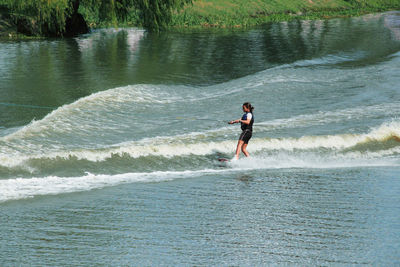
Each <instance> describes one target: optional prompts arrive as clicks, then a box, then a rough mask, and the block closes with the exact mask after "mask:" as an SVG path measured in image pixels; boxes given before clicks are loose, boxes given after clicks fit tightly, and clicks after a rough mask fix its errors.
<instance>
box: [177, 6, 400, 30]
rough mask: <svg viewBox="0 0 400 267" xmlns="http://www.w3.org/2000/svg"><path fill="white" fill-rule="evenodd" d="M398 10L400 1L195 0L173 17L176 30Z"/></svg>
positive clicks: (250, 24) (243, 25)
mask: <svg viewBox="0 0 400 267" xmlns="http://www.w3.org/2000/svg"><path fill="white" fill-rule="evenodd" d="M394 9H400V1H399V0H347V1H345V0H194V1H193V5H188V6H186V7H185V8H184V9H183V10H182V11H180V12H178V13H176V14H175V15H174V17H173V21H172V26H177V27H221V28H224V27H246V26H254V25H260V24H263V23H267V22H275V21H287V20H293V19H324V18H333V17H349V16H359V15H362V14H366V13H373V12H380V11H386V10H394Z"/></svg>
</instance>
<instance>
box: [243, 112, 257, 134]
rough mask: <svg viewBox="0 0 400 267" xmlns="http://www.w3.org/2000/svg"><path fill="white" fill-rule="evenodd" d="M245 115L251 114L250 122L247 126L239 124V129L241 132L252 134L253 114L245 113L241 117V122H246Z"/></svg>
mask: <svg viewBox="0 0 400 267" xmlns="http://www.w3.org/2000/svg"><path fill="white" fill-rule="evenodd" d="M247 114H251V120H250V123H249V124H245V123H243V122H241V123H240V124H241V125H240V127H241V128H242V131H246V130H247V131H250V132H253V123H254V115H253V113H251V112H247V113H245V114H243V116H242V120H244V121H245V120H247Z"/></svg>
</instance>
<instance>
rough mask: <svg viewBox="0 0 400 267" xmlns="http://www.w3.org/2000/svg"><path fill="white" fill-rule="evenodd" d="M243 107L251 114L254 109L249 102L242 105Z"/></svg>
mask: <svg viewBox="0 0 400 267" xmlns="http://www.w3.org/2000/svg"><path fill="white" fill-rule="evenodd" d="M243 106H244V107H246V108H248V109H249V110H250V112H251V113H253V109H254V107H253V106H251V104H250V103H249V102H245V103H243Z"/></svg>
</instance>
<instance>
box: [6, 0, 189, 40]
mask: <svg viewBox="0 0 400 267" xmlns="http://www.w3.org/2000/svg"><path fill="white" fill-rule="evenodd" d="M191 2H192V0H0V8H1V9H3V10H8V12H9V15H10V16H11V17H13V18H14V19H15V20H17V21H21V20H28V21H31V23H32V24H33V25H35V26H36V27H37V28H38V32H39V34H44V35H63V33H65V30H66V25H67V22H68V19H70V18H71V16H74V15H76V14H77V12H78V9H79V7H80V6H83V7H85V8H86V9H89V10H92V11H93V12H95V13H96V14H98V17H99V20H100V21H105V22H112V23H114V24H117V23H118V22H124V21H126V19H127V18H128V17H129V15H130V14H131V13H132V12H136V13H138V14H139V18H140V21H141V24H142V25H143V26H144V27H145V28H147V29H149V30H159V29H162V28H165V27H166V26H168V23H169V22H170V21H171V17H172V14H173V12H174V11H175V10H178V9H180V8H182V7H183V6H184V5H185V4H187V3H191Z"/></svg>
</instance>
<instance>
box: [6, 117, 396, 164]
mask: <svg viewBox="0 0 400 267" xmlns="http://www.w3.org/2000/svg"><path fill="white" fill-rule="evenodd" d="M393 137H394V138H400V122H397V121H393V122H390V123H384V124H383V125H381V126H380V127H378V128H375V129H373V130H372V131H371V132H369V133H366V134H339V135H323V136H303V137H300V138H254V139H252V142H251V146H249V149H248V150H249V152H250V153H254V152H262V151H282V150H284V151H294V150H301V151H307V150H311V151H315V150H321V149H327V150H330V151H335V152H338V153H340V152H341V151H342V150H344V149H349V148H352V147H355V146H357V145H363V144H368V143H370V142H385V141H387V140H388V139H390V138H393ZM201 140H202V138H201ZM183 141H185V142H183ZM236 142H237V141H236V140H228V141H220V142H205V141H199V139H196V138H193V139H183V140H179V138H177V137H176V136H173V137H164V138H154V139H150V140H145V141H140V142H130V143H123V144H121V145H119V146H116V147H111V148H107V149H97V150H96V149H93V150H88V149H82V150H74V151H55V152H48V153H43V152H40V153H38V154H35V153H30V154H21V153H18V154H11V155H10V154H4V153H3V154H0V165H2V166H6V167H15V166H18V165H21V164H24V163H25V162H26V161H28V160H32V159H65V160H68V159H70V158H71V157H72V158H76V159H78V160H88V161H93V162H101V161H105V160H107V159H109V158H111V157H113V156H114V155H118V156H124V155H128V156H129V157H131V158H138V157H146V156H161V157H166V158H170V157H174V156H188V155H209V154H213V153H215V152H221V153H232V151H234V149H235V147H236ZM386 152H387V151H386ZM386 152H385V153H386ZM375 153H377V152H375ZM393 153H396V152H395V151H393ZM386 155H387V154H386Z"/></svg>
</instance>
